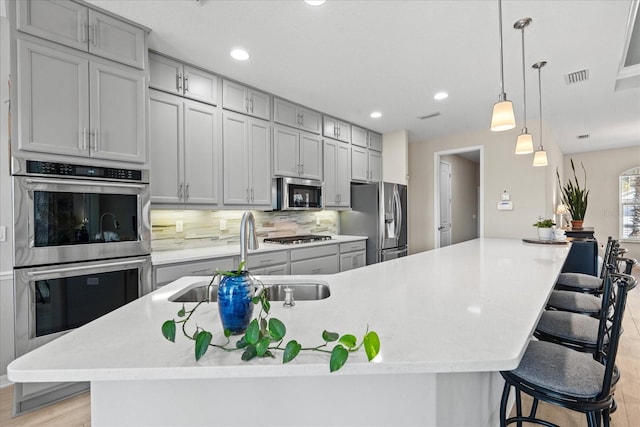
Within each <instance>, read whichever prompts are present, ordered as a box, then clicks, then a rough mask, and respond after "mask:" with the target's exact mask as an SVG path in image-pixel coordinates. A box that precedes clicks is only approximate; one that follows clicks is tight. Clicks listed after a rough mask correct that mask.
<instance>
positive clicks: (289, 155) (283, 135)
mask: <svg viewBox="0 0 640 427" xmlns="http://www.w3.org/2000/svg"><path fill="white" fill-rule="evenodd" d="M273 145H274V155H273V167H274V171H273V173H274V175H276V176H292V177H300V178H308V179H316V180H322V139H321V138H320V137H319V136H317V135H312V134H309V133H306V132H299V131H296V130H294V129H288V128H283V127H275V128H274V131H273Z"/></svg>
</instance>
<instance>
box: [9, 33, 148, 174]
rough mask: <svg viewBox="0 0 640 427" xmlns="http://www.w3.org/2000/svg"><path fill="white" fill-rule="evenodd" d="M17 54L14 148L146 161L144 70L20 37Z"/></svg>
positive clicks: (107, 158)
mask: <svg viewBox="0 0 640 427" xmlns="http://www.w3.org/2000/svg"><path fill="white" fill-rule="evenodd" d="M17 51H18V65H19V66H18V69H19V75H18V78H17V92H18V99H19V100H20V102H19V103H18V112H17V116H18V120H17V123H18V126H17V129H18V137H17V138H16V140H17V141H18V149H19V150H26V151H37V152H42V153H51V154H60V155H71V156H80V157H91V158H96V159H106V160H116V161H126V162H137V163H145V162H146V161H147V151H146V147H147V145H146V119H145V111H146V109H145V105H146V79H145V73H144V71H142V70H135V69H133V68H130V67H126V66H123V65H120V64H116V63H113V62H108V61H94V60H92V59H91V56H90V55H86V54H82V53H78V54H76V53H74V52H73V51H72V50H71V49H66V48H63V47H60V48H56V49H54V48H52V47H50V46H48V45H44V44H42V45H41V44H39V43H34V42H31V41H27V40H21V39H18V41H17ZM52 112H55V114H52Z"/></svg>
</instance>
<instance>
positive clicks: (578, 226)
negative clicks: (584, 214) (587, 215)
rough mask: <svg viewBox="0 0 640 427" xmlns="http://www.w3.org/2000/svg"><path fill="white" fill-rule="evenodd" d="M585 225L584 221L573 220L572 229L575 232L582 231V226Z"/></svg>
mask: <svg viewBox="0 0 640 427" xmlns="http://www.w3.org/2000/svg"><path fill="white" fill-rule="evenodd" d="M583 224H584V221H583V220H575V219H572V220H571V228H572V229H574V230H582V225H583Z"/></svg>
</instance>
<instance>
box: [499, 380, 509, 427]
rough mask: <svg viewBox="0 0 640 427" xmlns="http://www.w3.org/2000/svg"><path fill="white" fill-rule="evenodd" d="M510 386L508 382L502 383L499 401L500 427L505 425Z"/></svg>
mask: <svg viewBox="0 0 640 427" xmlns="http://www.w3.org/2000/svg"><path fill="white" fill-rule="evenodd" d="M510 390H511V385H509V383H508V382H506V381H505V382H504V389H503V390H502V399H500V427H505V426H506V425H507V400H509V391H510Z"/></svg>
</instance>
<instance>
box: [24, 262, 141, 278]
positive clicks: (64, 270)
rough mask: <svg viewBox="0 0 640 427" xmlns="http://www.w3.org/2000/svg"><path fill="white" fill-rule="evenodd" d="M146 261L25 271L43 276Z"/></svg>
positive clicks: (29, 274)
mask: <svg viewBox="0 0 640 427" xmlns="http://www.w3.org/2000/svg"><path fill="white" fill-rule="evenodd" d="M146 262H147V260H146V259H137V260H133V261H119V262H108V263H104V264H102V263H100V264H95V263H92V264H91V265H83V266H78V267H65V268H52V269H50V270H38V271H27V276H29V277H34V276H44V275H47V274H55V273H69V272H73V271H82V270H92V269H94V268H96V267H100V268H102V267H123V266H127V265H137V264H145V263H146Z"/></svg>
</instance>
